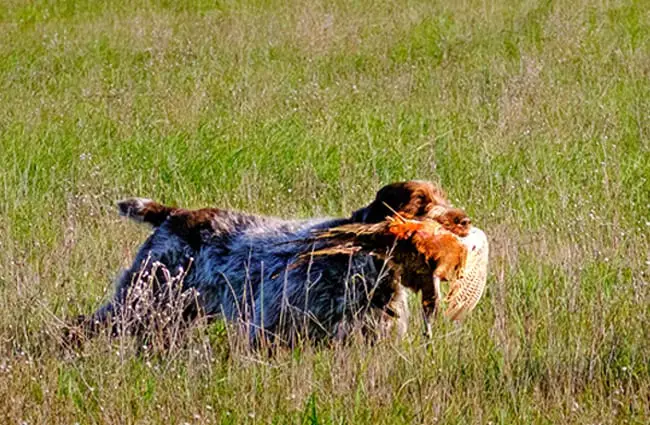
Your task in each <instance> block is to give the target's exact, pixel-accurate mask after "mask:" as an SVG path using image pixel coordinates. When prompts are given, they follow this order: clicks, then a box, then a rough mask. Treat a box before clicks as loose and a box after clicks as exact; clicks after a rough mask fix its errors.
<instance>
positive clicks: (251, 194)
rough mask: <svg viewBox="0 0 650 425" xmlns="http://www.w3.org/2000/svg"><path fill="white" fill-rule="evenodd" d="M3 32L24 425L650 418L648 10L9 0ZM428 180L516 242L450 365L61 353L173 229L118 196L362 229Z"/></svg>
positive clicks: (362, 357) (224, 344) (425, 351)
mask: <svg viewBox="0 0 650 425" xmlns="http://www.w3.org/2000/svg"><path fill="white" fill-rule="evenodd" d="M0 34H1V35H0V164H1V167H0V229H1V232H0V340H1V341H0V423H3V424H4V423H6V424H21V423H27V424H73V423H80V424H90V423H116V424H117V423H142V424H145V423H168V424H182V423H191V424H194V423H197V424H203V423H206V424H207V423H224V424H225V423H233V424H234V423H309V424H316V423H337V424H338V423H367V424H375V423H382V424H396V423H436V422H440V423H459V424H470V423H476V424H479V423H480V424H486V423H495V424H496V423H501V424H511V423H548V424H555V423H576V424H600V423H602V424H608V423H631V424H641V423H648V421H649V420H650V330H649V329H650V328H649V326H648V323H649V319H650V287H649V284H648V282H649V277H648V276H649V273H650V254H649V252H650V236H649V235H650V141H649V140H650V5H649V4H648V3H647V2H643V1H638V2H631V1H614V0H613V1H606V0H603V1H582V0H575V1H572V2H559V1H550V0H549V1H521V2H520V1H490V0H483V1H473V0H461V1H457V2H455V1H446V2H445V1H436V2H429V1H416V0H394V1H388V2H376V1H343V0H341V1H318V0H316V1H306V0H298V1H292V2H284V1H275V0H258V1H250V2H249V1H242V2H235V1H228V0H225V1H208V0H201V1H197V2H192V3H191V4H190V2H175V1H160V2H128V1H125V0H120V1H113V2H100V1H97V2H95V1H84V0H79V1H73V0H67V1H35V2H30V1H23V0H3V1H2V2H1V3H0ZM411 178H419V179H427V180H434V181H438V182H440V183H441V184H442V185H443V186H444V187H445V188H446V189H447V191H448V192H449V194H450V197H451V199H452V200H453V201H454V202H455V203H456V204H457V205H458V206H462V207H464V208H466V209H467V211H468V212H469V213H470V214H471V216H472V217H473V221H474V223H476V224H477V225H478V226H480V227H481V228H483V229H484V230H485V231H486V232H487V233H488V235H489V236H490V240H491V255H492V258H491V274H490V278H489V282H488V283H489V286H488V290H487V293H486V295H485V296H484V298H483V300H482V302H481V303H480V304H479V306H478V308H477V310H476V311H475V312H474V313H473V314H472V315H471V316H470V317H469V318H468V320H466V321H465V322H464V323H463V324H462V325H460V326H455V325H454V324H452V323H447V322H444V321H441V322H440V323H438V324H436V326H435V334H434V337H433V339H432V340H431V343H430V344H427V341H425V340H424V339H423V338H421V337H420V332H421V327H420V324H419V322H418V321H417V320H413V323H412V325H411V327H410V330H409V334H408V336H407V337H406V338H405V339H404V340H402V341H397V340H388V341H383V342H381V343H379V344H376V345H373V346H369V345H366V344H362V343H353V344H350V345H349V346H345V347H337V348H333V349H317V348H313V347H302V348H301V349H296V350H294V351H286V352H280V353H278V354H277V355H276V356H275V357H272V358H268V357H264V356H260V355H257V354H255V353H250V352H246V351H245V350H240V349H237V347H235V346H233V345H232V344H229V343H228V339H227V338H226V337H225V336H224V328H223V326H222V325H220V324H215V325H212V326H209V327H202V328H199V329H197V330H196V332H195V334H193V335H192V338H191V340H190V342H189V343H188V344H187V346H184V347H182V348H179V349H177V350H175V351H174V352H172V353H169V354H167V355H138V354H137V353H136V349H135V348H134V347H133V344H130V343H129V340H128V339H126V338H123V339H121V340H119V341H114V342H113V343H109V342H108V341H107V340H106V339H103V338H99V339H97V340H94V341H92V342H90V343H88V344H86V345H85V346H83V347H82V348H81V349H80V351H79V352H78V353H76V354H72V353H67V352H62V350H60V348H59V346H58V343H57V338H56V337H57V335H58V334H59V332H60V328H61V320H62V319H64V318H66V317H69V316H73V315H76V314H81V313H88V312H91V311H92V310H93V309H94V308H96V307H97V306H98V305H99V304H100V303H101V302H102V301H103V300H104V299H106V297H107V296H108V295H109V292H110V290H111V281H112V279H113V278H114V277H115V275H116V274H117V273H118V270H119V268H120V267H123V266H125V265H127V264H128V263H129V261H130V260H131V259H132V257H133V254H134V251H135V249H136V248H137V246H138V245H139V243H141V242H142V241H143V240H144V237H145V235H146V234H147V231H146V229H144V227H139V226H137V225H134V224H130V223H127V222H125V221H122V220H120V219H119V218H118V217H117V213H116V211H115V208H114V201H115V200H116V199H119V198H122V197H125V196H131V195H139V196H146V197H150V198H154V199H157V200H160V201H165V202H170V203H175V204H178V205H183V206H188V207H198V206H206V205H214V206H222V207H229V208H236V209H243V210H247V211H250V212H255V213H262V214H272V215H278V216H286V217H311V216H322V215H332V216H337V215H339V216H340V215H346V214H348V213H349V212H350V211H352V209H354V208H357V207H360V206H362V205H364V204H365V203H367V202H368V201H369V200H370V199H371V198H372V197H373V196H374V192H375V191H376V189H378V188H379V187H380V186H381V185H383V184H385V183H388V182H392V181H396V180H404V179H411ZM413 301H414V303H415V300H413Z"/></svg>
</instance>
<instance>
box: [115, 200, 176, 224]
mask: <svg viewBox="0 0 650 425" xmlns="http://www.w3.org/2000/svg"><path fill="white" fill-rule="evenodd" d="M117 207H118V208H119V211H120V215H121V216H122V217H128V218H130V219H131V220H134V221H137V222H139V223H149V224H151V225H152V226H153V227H158V226H160V225H161V224H163V223H164V222H165V220H167V217H169V216H170V215H171V214H172V213H173V212H174V211H176V210H177V208H175V207H168V206H166V205H162V204H159V203H158V202H155V201H152V200H151V199H146V198H129V199H123V200H121V201H117Z"/></svg>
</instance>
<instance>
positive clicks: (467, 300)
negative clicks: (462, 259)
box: [445, 227, 489, 320]
mask: <svg viewBox="0 0 650 425" xmlns="http://www.w3.org/2000/svg"><path fill="white" fill-rule="evenodd" d="M459 240H460V241H461V242H462V243H463V245H465V246H466V247H467V264H466V266H465V269H464V271H463V277H461V278H459V279H456V281H454V282H453V283H452V285H451V288H450V291H449V293H448V294H447V297H446V298H445V302H446V303H447V308H446V310H445V317H447V318H449V319H452V320H461V319H462V318H463V317H465V315H467V313H469V312H470V311H472V310H473V309H474V307H476V304H478V302H479V300H480V299H481V296H482V295H483V291H484V290H485V284H486V282H487V268H488V254H489V246H488V240H487V236H486V235H485V233H484V232H483V231H482V230H481V229H479V228H477V227H472V229H471V231H470V234H469V235H467V236H465V237H464V238H459Z"/></svg>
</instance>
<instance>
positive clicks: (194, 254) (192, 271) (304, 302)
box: [93, 211, 406, 343]
mask: <svg viewBox="0 0 650 425" xmlns="http://www.w3.org/2000/svg"><path fill="white" fill-rule="evenodd" d="M350 221H351V220H350V219H319V220H304V221H287V220H280V219H275V218H269V217H260V216H252V215H247V214H242V213H236V212H230V211H220V212H219V213H218V215H216V216H215V217H214V218H213V220H212V229H211V230H210V231H202V233H201V239H202V241H201V244H200V245H199V246H194V247H192V246H191V245H190V244H188V243H187V241H186V240H184V239H183V237H182V236H179V235H178V234H177V233H175V232H173V231H172V229H171V228H170V226H169V222H165V223H163V224H162V225H161V226H159V227H157V228H155V230H154V232H153V233H152V234H151V235H150V236H149V238H148V239H147V240H146V241H145V242H144V244H143V245H142V246H141V248H140V250H139V252H138V254H137V256H136V258H135V260H134V262H133V264H132V266H131V268H130V269H129V270H127V271H126V272H125V273H124V274H123V276H122V277H121V278H120V279H119V281H118V282H117V289H116V293H115V296H114V297H113V299H112V300H111V301H109V303H107V304H106V305H104V306H103V307H102V308H100V309H99V310H98V311H97V312H96V313H95V315H94V316H93V320H94V321H99V322H103V321H106V320H107V319H108V318H109V317H110V316H111V315H115V314H116V313H117V312H118V311H119V308H120V306H121V305H122V303H123V302H124V298H125V296H126V293H127V291H128V288H129V286H130V285H131V284H132V282H133V281H134V276H137V274H138V273H141V271H142V268H143V264H145V266H144V267H145V268H146V267H149V268H150V267H151V266H150V264H151V263H152V262H154V261H158V262H161V263H163V264H164V265H165V266H166V267H167V268H168V269H169V270H177V269H179V268H183V269H184V270H186V272H187V275H186V277H185V279H184V286H185V287H186V288H194V289H196V290H197V291H198V294H199V295H198V299H199V304H200V307H201V309H202V312H203V313H204V314H206V315H207V316H208V317H225V318H226V319H228V320H230V321H234V322H237V323H241V324H242V325H244V326H248V327H247V328H246V329H247V330H248V332H249V336H250V339H251V341H252V342H253V343H255V342H259V339H260V336H262V335H263V336H264V338H267V339H271V340H276V338H278V337H279V338H280V341H284V342H288V343H292V342H295V341H296V338H303V337H309V338H310V339H323V338H331V337H335V336H337V335H339V336H340V334H341V332H342V329H344V328H345V326H347V324H349V323H351V322H353V321H354V320H355V319H357V318H360V317H362V316H364V315H365V314H366V313H368V311H370V310H374V311H381V310H382V309H384V308H385V307H386V306H387V304H388V303H389V301H390V299H391V297H394V296H395V294H396V290H397V286H398V285H397V284H396V279H395V276H393V271H392V270H390V268H387V267H384V266H385V263H384V261H380V260H377V259H376V258H374V257H372V256H370V255H367V254H358V255H355V256H352V257H350V256H347V255H336V256H327V257H314V258H312V261H305V262H301V263H299V265H298V266H294V267H290V265H291V264H293V263H294V261H295V260H296V257H297V255H298V254H299V253H302V252H309V250H311V249H313V248H317V247H314V246H313V243H311V242H305V241H304V239H306V238H309V237H310V236H311V235H312V231H313V230H315V229H319V228H327V227H333V226H337V225H341V224H345V223H349V222H350ZM301 240H303V241H301ZM296 241H297V242H296ZM188 267H189V268H188ZM398 298H400V302H402V301H401V299H403V304H404V306H403V308H404V311H406V305H405V298H404V297H403V296H401V297H398ZM194 315H196V313H189V316H194ZM262 330H263V332H262Z"/></svg>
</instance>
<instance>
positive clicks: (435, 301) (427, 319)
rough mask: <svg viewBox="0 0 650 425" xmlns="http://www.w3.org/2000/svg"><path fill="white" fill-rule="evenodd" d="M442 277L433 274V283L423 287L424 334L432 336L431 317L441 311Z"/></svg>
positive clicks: (436, 315)
mask: <svg viewBox="0 0 650 425" xmlns="http://www.w3.org/2000/svg"><path fill="white" fill-rule="evenodd" d="M441 296H442V293H441V291H440V278H439V277H438V276H433V285H431V286H427V287H424V288H422V318H423V320H424V335H425V336H426V337H427V338H431V336H432V334H433V332H432V329H431V317H432V316H433V317H434V318H435V317H438V315H439V313H440V299H441Z"/></svg>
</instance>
